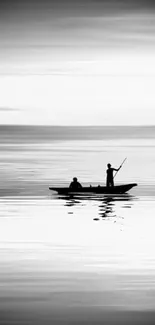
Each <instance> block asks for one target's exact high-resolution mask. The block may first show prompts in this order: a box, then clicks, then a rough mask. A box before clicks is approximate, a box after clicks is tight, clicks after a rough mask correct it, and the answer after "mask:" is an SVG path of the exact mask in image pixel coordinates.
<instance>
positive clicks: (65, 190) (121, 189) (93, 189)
mask: <svg viewBox="0 0 155 325" xmlns="http://www.w3.org/2000/svg"><path fill="white" fill-rule="evenodd" d="M134 186H137V184H136V183H132V184H125V185H116V186H114V187H107V186H100V185H98V186H91V185H90V187H89V186H86V187H82V188H78V189H75V190H74V189H71V188H69V187H49V189H50V190H52V191H55V192H57V193H58V194H64V195H66V194H77V193H78V194H85V193H94V194H124V193H126V192H128V191H129V190H131V188H132V187H134Z"/></svg>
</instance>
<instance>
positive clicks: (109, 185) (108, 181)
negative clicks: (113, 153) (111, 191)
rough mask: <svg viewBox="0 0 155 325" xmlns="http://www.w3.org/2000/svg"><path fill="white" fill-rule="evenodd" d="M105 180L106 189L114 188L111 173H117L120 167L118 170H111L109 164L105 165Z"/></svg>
mask: <svg viewBox="0 0 155 325" xmlns="http://www.w3.org/2000/svg"><path fill="white" fill-rule="evenodd" d="M107 167H108V169H107V180H106V186H107V187H113V186H114V176H113V171H114V170H115V171H117V172H118V171H119V170H120V168H121V166H120V167H119V168H117V169H116V168H112V167H111V164H107Z"/></svg>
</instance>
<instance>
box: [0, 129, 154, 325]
mask: <svg viewBox="0 0 155 325" xmlns="http://www.w3.org/2000/svg"><path fill="white" fill-rule="evenodd" d="M0 149H1V159H0V179H1V184H0V262H1V268H0V285H1V290H0V302H1V303H0V315H1V316H0V324H2V325H4V324H7V325H12V324H16V325H17V324H20V325H25V324H26V325H27V324H28V325H31V324H37V325H40V324H45V325H48V324H52V325H53V324H54V325H55V324H58V325H61V324H109V325H113V324H124V323H126V324H131V323H132V324H154V316H155V315H154V313H155V299H154V297H155V254H154V247H155V236H154V229H155V217H154V216H155V169H154V165H155V150H154V149H155V127H153V126H152V127H151V126H150V127H136V126H135V127H39V126H38V127H34V126H29V127H26V126H0ZM126 157H127V160H126V161H125V163H124V165H123V167H122V168H121V170H120V171H119V172H118V173H117V176H116V178H115V184H126V183H137V184H138V186H137V187H135V188H133V189H132V190H130V191H129V193H128V194H125V195H118V196H108V195H104V196H103V195H100V196H97V195H92V196H91V197H90V196H88V195H85V196H78V195H76V196H74V197H70V196H68V197H65V196H59V195H57V194H56V193H54V192H52V191H49V186H68V185H69V183H70V182H71V180H72V178H73V177H75V176H76V177H78V180H79V181H80V183H81V184H82V185H90V184H91V185H99V184H100V185H104V184H105V180H106V168H107V163H111V164H112V166H114V167H116V168H118V167H119V166H120V164H121V163H122V161H123V160H124V158H126Z"/></svg>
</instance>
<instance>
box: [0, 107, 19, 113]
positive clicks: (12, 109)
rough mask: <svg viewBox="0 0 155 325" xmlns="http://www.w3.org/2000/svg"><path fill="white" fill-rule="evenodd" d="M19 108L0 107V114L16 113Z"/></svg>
mask: <svg viewBox="0 0 155 325" xmlns="http://www.w3.org/2000/svg"><path fill="white" fill-rule="evenodd" d="M16 111H19V108H10V107H0V112H16Z"/></svg>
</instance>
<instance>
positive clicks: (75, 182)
mask: <svg viewBox="0 0 155 325" xmlns="http://www.w3.org/2000/svg"><path fill="white" fill-rule="evenodd" d="M69 188H72V189H73V190H77V189H78V188H82V185H81V184H80V183H79V182H78V180H77V177H74V178H73V181H72V182H71V183H70V185H69Z"/></svg>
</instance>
